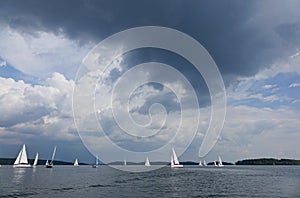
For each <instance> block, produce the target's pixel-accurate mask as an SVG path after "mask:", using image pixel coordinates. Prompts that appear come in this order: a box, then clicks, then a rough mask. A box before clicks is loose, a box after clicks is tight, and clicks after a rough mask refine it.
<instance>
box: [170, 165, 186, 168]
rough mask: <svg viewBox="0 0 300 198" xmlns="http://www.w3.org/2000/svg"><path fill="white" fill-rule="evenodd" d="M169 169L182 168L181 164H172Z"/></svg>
mask: <svg viewBox="0 0 300 198" xmlns="http://www.w3.org/2000/svg"><path fill="white" fill-rule="evenodd" d="M171 168H183V165H182V164H172V165H171Z"/></svg>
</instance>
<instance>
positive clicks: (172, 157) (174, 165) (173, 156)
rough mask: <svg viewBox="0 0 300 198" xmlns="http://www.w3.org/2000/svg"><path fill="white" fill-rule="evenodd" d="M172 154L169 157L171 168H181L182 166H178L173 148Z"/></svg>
mask: <svg viewBox="0 0 300 198" xmlns="http://www.w3.org/2000/svg"><path fill="white" fill-rule="evenodd" d="M172 152H173V154H172V155H171V168H182V167H183V165H182V164H179V161H178V158H177V156H176V153H175V150H174V148H172Z"/></svg>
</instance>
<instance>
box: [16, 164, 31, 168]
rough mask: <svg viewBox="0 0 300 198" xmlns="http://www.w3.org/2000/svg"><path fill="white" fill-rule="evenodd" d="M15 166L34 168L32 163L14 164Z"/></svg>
mask: <svg viewBox="0 0 300 198" xmlns="http://www.w3.org/2000/svg"><path fill="white" fill-rule="evenodd" d="M13 167H14V168H32V166H31V165H30V164H14V165H13Z"/></svg>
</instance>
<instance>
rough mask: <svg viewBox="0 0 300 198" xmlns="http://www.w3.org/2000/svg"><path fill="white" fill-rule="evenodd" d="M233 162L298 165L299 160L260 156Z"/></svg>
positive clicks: (299, 163) (238, 163)
mask: <svg viewBox="0 0 300 198" xmlns="http://www.w3.org/2000/svg"><path fill="white" fill-rule="evenodd" d="M235 164H236V165H300V160H295V159H274V158H260V159H245V160H241V161H237V162H236V163H235Z"/></svg>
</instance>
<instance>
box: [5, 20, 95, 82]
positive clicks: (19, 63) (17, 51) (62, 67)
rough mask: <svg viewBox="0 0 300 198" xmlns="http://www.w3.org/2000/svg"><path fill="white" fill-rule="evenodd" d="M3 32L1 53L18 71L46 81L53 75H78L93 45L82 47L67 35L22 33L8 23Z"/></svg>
mask: <svg viewBox="0 0 300 198" xmlns="http://www.w3.org/2000/svg"><path fill="white" fill-rule="evenodd" d="M1 26H2V27H1V29H0V54H1V57H2V58H4V59H5V60H6V61H7V62H8V63H10V64H11V65H12V66H13V67H15V68H17V69H18V70H20V71H22V72H24V73H26V74H30V75H33V76H37V77H41V78H45V77H48V76H49V75H51V74H52V73H53V72H60V73H63V74H64V75H74V74H75V72H76V69H77V68H78V66H79V65H80V63H81V60H82V59H83V58H84V56H85V55H86V54H87V52H88V51H89V49H91V47H92V46H93V44H91V43H88V44H85V45H84V46H79V44H78V43H77V42H76V41H72V40H69V39H68V38H66V37H65V36H64V35H63V34H59V35H56V34H54V33H47V32H35V34H31V35H29V34H26V33H20V32H18V31H16V30H14V29H12V28H10V27H8V26H7V25H5V24H1ZM72 77H73V76H72Z"/></svg>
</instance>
